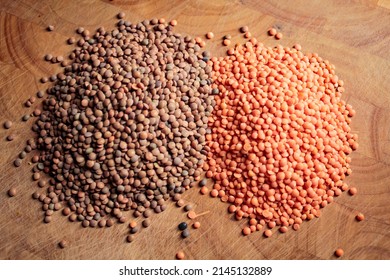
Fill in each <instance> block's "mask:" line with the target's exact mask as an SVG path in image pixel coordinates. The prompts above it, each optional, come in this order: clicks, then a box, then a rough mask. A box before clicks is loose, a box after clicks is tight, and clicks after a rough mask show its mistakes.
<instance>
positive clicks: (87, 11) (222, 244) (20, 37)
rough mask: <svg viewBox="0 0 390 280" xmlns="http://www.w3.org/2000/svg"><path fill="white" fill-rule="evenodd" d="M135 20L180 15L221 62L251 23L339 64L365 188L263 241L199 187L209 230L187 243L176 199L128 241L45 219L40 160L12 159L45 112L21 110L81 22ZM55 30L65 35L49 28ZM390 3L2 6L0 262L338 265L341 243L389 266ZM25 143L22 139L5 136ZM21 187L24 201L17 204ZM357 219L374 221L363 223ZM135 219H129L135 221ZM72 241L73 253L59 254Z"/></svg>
mask: <svg viewBox="0 0 390 280" xmlns="http://www.w3.org/2000/svg"><path fill="white" fill-rule="evenodd" d="M120 11H124V12H125V13H126V19H128V20H130V21H132V22H137V21H140V20H143V19H151V18H153V17H158V18H159V17H164V18H166V19H169V20H170V19H177V20H178V23H179V24H178V26H177V28H176V30H177V31H178V32H180V33H183V34H188V35H191V36H204V34H205V33H206V32H208V31H213V32H214V33H215V38H214V40H212V41H208V42H207V47H208V48H209V49H210V50H211V51H212V54H213V55H223V54H224V52H225V51H226V48H225V47H222V45H221V38H222V36H223V35H226V34H231V36H232V42H233V43H237V42H241V43H242V42H244V39H243V37H242V34H240V33H239V31H238V29H239V27H241V26H243V25H247V26H249V29H250V31H251V33H252V34H253V36H254V37H256V38H258V39H259V40H261V41H263V42H264V43H265V44H266V45H268V46H275V45H276V44H279V43H280V44H282V45H284V46H292V45H293V44H294V43H300V44H301V45H302V47H303V51H304V52H317V53H319V54H320V56H322V57H323V58H325V59H328V60H329V61H331V62H332V63H333V64H335V66H336V71H337V74H338V76H339V77H341V79H343V80H344V81H345V88H346V92H345V95H344V99H345V100H346V101H347V102H348V103H350V104H351V105H352V106H353V107H354V108H355V109H356V112H357V114H356V117H354V118H353V123H352V128H353V131H354V132H356V133H358V135H359V144H360V147H359V149H358V150H357V151H356V152H354V153H353V155H352V159H353V161H352V169H353V173H352V175H351V176H350V177H349V178H348V183H349V184H350V185H351V186H355V187H357V188H358V194H357V195H356V196H353V197H351V196H349V195H348V194H346V193H344V194H343V195H342V196H341V197H339V198H337V199H336V200H335V202H334V203H332V204H331V205H328V206H327V207H326V208H325V209H324V210H323V215H322V217H321V218H319V219H316V220H313V221H311V222H305V223H304V224H303V225H302V227H301V229H300V230H299V231H297V232H295V231H292V230H290V231H289V232H288V233H286V234H284V235H281V234H279V233H276V234H274V235H273V236H272V238H269V239H265V238H264V237H263V236H262V235H261V233H260V232H258V233H255V234H252V235H250V236H249V237H243V236H242V235H241V227H242V225H243V222H237V221H235V220H234V219H233V217H232V216H230V215H229V214H228V213H227V211H226V209H227V204H225V203H222V202H221V201H219V200H218V199H212V198H209V197H208V196H202V195H200V194H199V189H198V188H193V189H191V190H189V191H188V192H186V193H185V194H184V198H185V200H186V201H187V202H189V203H191V204H193V205H194V209H195V211H196V212H198V213H199V212H204V211H210V212H209V213H208V214H206V215H203V216H202V217H199V218H198V220H199V221H200V222H201V228H200V229H198V230H192V231H191V236H190V237H189V238H187V239H185V240H183V239H181V238H180V235H179V232H178V230H177V225H178V224H179V223H180V222H182V221H188V219H187V218H186V213H185V212H184V211H183V209H181V208H177V207H176V206H175V205H174V204H173V203H170V204H169V207H168V209H167V210H166V211H165V212H163V213H162V214H159V215H154V216H153V217H152V225H151V226H150V227H149V228H147V229H142V231H141V232H140V233H139V234H137V235H136V239H135V241H134V242H133V243H131V244H129V243H126V241H125V238H126V235H127V234H128V227H127V226H128V223H126V224H117V225H115V226H114V227H111V228H105V229H93V228H88V229H84V228H82V227H81V225H80V224H79V223H70V222H68V220H67V219H66V218H65V217H63V216H61V214H60V213H56V214H55V215H54V221H53V222H52V223H50V224H44V223H43V222H42V217H43V213H42V211H41V210H40V203H38V202H37V201H34V200H33V199H32V198H31V194H32V193H33V192H34V191H36V190H38V187H37V184H36V183H35V182H33V181H32V179H31V175H32V173H31V168H32V165H30V164H29V160H30V159H31V156H32V155H31V154H30V155H29V157H28V158H27V159H26V160H24V162H23V164H22V166H21V167H20V168H15V167H13V165H12V162H13V160H14V159H15V158H16V157H17V155H18V153H19V152H20V151H21V150H22V149H23V148H24V145H25V143H26V140H27V139H29V138H31V137H33V133H32V132H31V131H30V130H29V127H30V126H31V124H32V119H30V120H29V121H28V123H27V124H26V123H24V122H22V121H21V117H22V116H23V115H24V114H27V113H31V112H32V110H33V108H36V107H39V102H36V103H35V104H34V105H33V108H26V107H24V106H23V103H24V102H25V101H26V100H27V99H28V98H29V97H30V96H33V95H35V93H36V92H37V91H38V90H43V89H45V88H46V87H47V85H42V84H41V83H40V82H39V79H40V78H41V77H43V76H49V75H51V74H53V73H56V72H57V71H59V70H60V68H59V67H58V66H56V65H51V64H49V63H47V62H45V61H44V60H43V56H44V55H45V54H47V53H51V54H53V55H64V56H66V54H67V53H69V52H70V50H71V47H70V46H67V45H66V39H67V38H68V37H70V36H75V33H74V31H75V29H76V28H77V27H79V26H83V27H85V28H88V29H89V30H91V31H92V30H95V29H96V28H97V27H99V26H104V27H106V29H110V28H113V27H114V24H115V22H116V19H115V16H116V14H117V13H118V12H120ZM48 25H53V26H54V27H55V30H54V31H53V32H47V31H46V30H45V29H46V27H47V26H48ZM271 26H275V27H277V28H278V29H280V30H281V31H282V33H283V35H284V37H283V39H282V40H281V41H275V40H274V39H273V38H270V37H268V36H267V35H266V31H267V29H268V28H269V27H271ZM389 46H390V1H387V0H386V1H385V0H382V1H374V0H361V1H343V0H332V1H319V0H317V1H294V3H292V1H280V0H273V1H245V0H241V1H222V0H216V1H210V0H201V1H191V0H188V1H179V0H169V1H168V0H167V1H154V0H149V1H125V0H114V1H97V0H95V1H87V0H85V1H80V0H69V1H54V0H50V1H38V0H36V1H34V0H2V1H1V5H0V121H1V124H3V122H4V121H5V120H11V121H13V123H14V126H13V127H12V128H11V129H10V130H5V129H3V127H1V129H0V141H1V142H0V147H1V154H0V170H1V172H0V182H1V184H0V190H1V191H0V237H1V238H0V259H173V258H174V257H175V253H176V252H177V251H178V250H183V251H184V252H185V254H186V258H188V259H333V258H334V256H333V252H334V250H335V249H336V248H338V247H341V248H343V249H344V250H345V256H344V257H343V258H345V259H390V203H389V201H390V79H389V73H390V47H389ZM9 133H13V134H15V135H16V138H15V140H14V141H12V142H7V141H6V140H5V138H6V136H7V135H8V134H9ZM11 186H15V187H16V188H17V190H18V194H17V196H16V197H14V198H8V196H7V194H6V192H7V190H8V189H9V188H10V187H11ZM358 212H362V213H364V214H365V216H366V220H364V221H363V222H360V223H358V222H357V221H356V220H355V219H354V217H355V215H356V214H357V213H358ZM129 219H130V215H129ZM62 239H66V240H68V242H69V246H68V247H67V248H66V249H63V250H61V249H59V248H58V245H57V244H58V242H59V241H60V240H62Z"/></svg>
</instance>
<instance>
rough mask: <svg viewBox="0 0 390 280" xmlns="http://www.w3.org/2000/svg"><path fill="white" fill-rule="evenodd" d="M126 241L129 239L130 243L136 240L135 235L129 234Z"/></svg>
mask: <svg viewBox="0 0 390 280" xmlns="http://www.w3.org/2000/svg"><path fill="white" fill-rule="evenodd" d="M126 241H127V242H128V243H131V242H133V241H134V235H128V236H127V237H126Z"/></svg>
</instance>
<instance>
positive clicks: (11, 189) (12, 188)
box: [8, 187, 17, 197]
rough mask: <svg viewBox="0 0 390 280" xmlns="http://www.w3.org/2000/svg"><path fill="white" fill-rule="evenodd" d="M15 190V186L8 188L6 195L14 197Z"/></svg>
mask: <svg viewBox="0 0 390 280" xmlns="http://www.w3.org/2000/svg"><path fill="white" fill-rule="evenodd" d="M16 193H17V191H16V188H15V187H11V188H10V189H9V190H8V196H9V197H14V196H15V195H16Z"/></svg>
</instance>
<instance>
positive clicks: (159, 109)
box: [25, 13, 214, 231]
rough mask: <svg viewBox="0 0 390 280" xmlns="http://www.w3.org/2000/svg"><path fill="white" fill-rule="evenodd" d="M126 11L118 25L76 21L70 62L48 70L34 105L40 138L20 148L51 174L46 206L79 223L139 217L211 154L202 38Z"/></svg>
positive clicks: (188, 180)
mask: <svg viewBox="0 0 390 280" xmlns="http://www.w3.org/2000/svg"><path fill="white" fill-rule="evenodd" d="M124 16H125V15H124V13H119V14H118V18H119V19H120V20H119V22H118V25H117V27H116V28H115V29H114V30H111V31H107V30H105V29H104V28H102V27H101V28H99V29H98V30H97V31H96V33H95V34H92V32H91V33H90V32H89V31H88V30H86V29H84V28H82V27H79V28H77V33H78V34H80V36H81V38H80V39H78V40H77V41H76V40H75V39H74V38H72V37H71V38H69V39H68V43H69V44H73V43H76V44H75V45H74V50H73V51H72V52H71V54H70V55H69V59H70V61H69V63H68V64H67V65H66V66H64V69H63V72H62V73H59V74H57V75H52V76H50V81H52V82H53V85H52V86H51V87H49V89H48V90H47V93H48V98H47V99H46V100H44V101H43V109H42V110H40V109H36V110H35V111H34V115H35V116H36V117H37V120H36V121H35V122H34V124H33V130H34V131H35V132H36V134H37V139H36V143H34V144H28V145H27V146H26V148H25V151H26V152H30V151H31V150H33V149H35V146H36V148H38V150H39V152H40V155H39V161H38V166H39V167H40V168H39V170H40V171H44V172H45V173H47V174H49V175H50V176H51V177H52V178H51V183H50V186H54V188H55V190H56V195H57V196H58V198H57V202H54V203H50V204H49V203H45V205H46V206H44V207H45V208H49V207H52V208H53V209H54V210H57V208H58V205H59V204H57V203H63V204H64V205H65V207H68V208H69V209H71V211H72V212H73V211H75V210H76V209H77V220H79V221H80V222H82V223H83V226H85V227H86V226H92V227H93V226H96V225H97V222H99V221H100V220H102V219H104V220H107V222H106V224H105V225H106V226H108V227H109V226H112V225H113V222H112V220H111V219H110V218H109V217H115V218H116V219H118V221H119V222H125V221H126V219H125V217H124V215H123V214H122V211H128V210H132V211H134V216H137V217H139V216H141V215H143V216H144V217H145V218H148V217H149V216H150V215H151V213H152V210H153V211H154V212H156V213H160V212H162V211H164V210H165V209H166V207H167V206H166V205H165V201H166V200H168V199H169V198H174V197H176V196H177V195H180V194H182V193H183V192H184V191H185V190H186V189H188V188H189V187H190V186H191V184H192V182H194V181H195V178H198V177H199V175H200V173H201V166H202V165H203V162H204V160H205V159H206V155H207V147H205V141H206V139H205V138H206V136H205V135H206V130H207V121H208V116H209V114H210V112H211V111H212V109H213V106H214V100H213V99H212V98H211V97H209V95H210V93H211V83H212V81H211V78H210V73H211V67H210V66H209V65H207V63H206V62H207V61H208V59H209V57H210V54H209V53H208V52H202V50H201V48H200V46H201V45H203V44H204V42H201V40H200V41H199V40H194V39H193V38H190V37H189V36H180V35H179V34H176V33H174V32H173V26H174V25H175V24H176V22H175V21H171V24H167V23H166V22H165V19H159V20H151V21H148V20H145V21H143V22H140V23H137V24H133V23H129V22H127V21H125V20H123V17H124ZM45 59H47V60H50V61H51V62H55V63H57V62H61V61H63V60H64V58H63V57H62V56H61V55H58V56H56V57H53V56H52V55H47V56H46V57H45ZM47 81H48V78H47V77H44V78H42V79H41V82H47ZM29 101H30V102H31V100H29ZM31 103H32V102H31ZM39 177H40V175H39V173H38V172H36V173H34V175H33V178H34V180H39ZM177 204H178V205H181V206H182V205H184V202H183V201H182V200H181V199H180V198H179V199H178V200H177ZM50 205H51V206H50ZM79 209H80V210H79ZM51 210H52V209H51ZM70 217H72V218H70V219H73V216H72V214H70ZM107 218H109V219H107ZM95 221H96V222H95ZM149 223H150V222H149V220H148V219H147V220H145V221H144V222H143V225H148V224H149ZM99 226H100V224H99ZM132 230H133V231H137V230H138V228H137V227H135V228H133V229H132Z"/></svg>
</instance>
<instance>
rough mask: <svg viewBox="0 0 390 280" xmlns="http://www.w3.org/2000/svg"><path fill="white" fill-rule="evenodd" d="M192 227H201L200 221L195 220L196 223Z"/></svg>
mask: <svg viewBox="0 0 390 280" xmlns="http://www.w3.org/2000/svg"><path fill="white" fill-rule="evenodd" d="M192 227H193V228H194V229H198V228H200V222H195V223H194V224H193V225H192Z"/></svg>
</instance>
